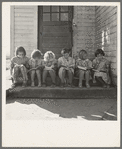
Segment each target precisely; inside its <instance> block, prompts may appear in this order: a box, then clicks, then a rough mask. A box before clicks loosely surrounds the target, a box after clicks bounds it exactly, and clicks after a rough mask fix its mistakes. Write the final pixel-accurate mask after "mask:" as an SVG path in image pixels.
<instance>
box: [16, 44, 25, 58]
mask: <svg viewBox="0 0 122 149" xmlns="http://www.w3.org/2000/svg"><path fill="white" fill-rule="evenodd" d="M19 52H23V53H24V56H25V55H26V51H25V49H24V48H23V47H22V46H20V47H16V50H15V55H16V56H17V55H18V53H19Z"/></svg>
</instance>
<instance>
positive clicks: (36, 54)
mask: <svg viewBox="0 0 122 149" xmlns="http://www.w3.org/2000/svg"><path fill="white" fill-rule="evenodd" d="M42 55H43V54H42V53H41V51H39V50H38V49H35V50H34V51H33V52H32V53H31V58H33V59H35V58H39V59H40V58H41V56H42Z"/></svg>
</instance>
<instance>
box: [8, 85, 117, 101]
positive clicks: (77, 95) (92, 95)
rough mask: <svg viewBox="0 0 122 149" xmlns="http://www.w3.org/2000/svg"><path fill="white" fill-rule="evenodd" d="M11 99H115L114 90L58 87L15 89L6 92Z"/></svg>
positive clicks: (115, 91)
mask: <svg viewBox="0 0 122 149" xmlns="http://www.w3.org/2000/svg"><path fill="white" fill-rule="evenodd" d="M8 96H9V97H12V98H43V99H45V98H48V99H105V98H107V99H116V98H117V90H116V88H107V89H106V88H100V87H91V88H89V89H87V88H82V89H80V88H77V87H75V88H69V87H66V88H60V87H55V88H51V87H45V88H42V87H40V88H39V87H26V88H22V87H19V86H18V87H16V88H14V89H9V90H8Z"/></svg>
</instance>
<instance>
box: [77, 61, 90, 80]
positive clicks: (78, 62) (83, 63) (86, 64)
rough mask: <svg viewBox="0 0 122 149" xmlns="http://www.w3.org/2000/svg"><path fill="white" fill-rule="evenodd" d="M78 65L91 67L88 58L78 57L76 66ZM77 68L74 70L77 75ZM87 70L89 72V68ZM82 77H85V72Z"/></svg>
mask: <svg viewBox="0 0 122 149" xmlns="http://www.w3.org/2000/svg"><path fill="white" fill-rule="evenodd" d="M78 66H81V67H84V68H85V67H89V68H92V62H91V61H90V60H89V59H85V60H82V59H80V58H78V59H77V60H76V67H78ZM79 70H80V69H77V70H76V76H79ZM87 71H89V73H90V70H87ZM84 79H85V74H84ZM90 79H91V75H90Z"/></svg>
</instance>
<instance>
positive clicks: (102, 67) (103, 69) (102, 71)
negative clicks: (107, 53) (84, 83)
mask: <svg viewBox="0 0 122 149" xmlns="http://www.w3.org/2000/svg"><path fill="white" fill-rule="evenodd" d="M109 65H110V63H109V61H108V60H107V59H105V58H104V57H103V59H102V60H101V61H99V60H98V58H95V59H94V60H93V65H92V66H93V68H94V69H96V70H98V72H95V73H94V78H95V76H97V77H102V79H103V80H104V81H105V82H106V83H107V84H110V77H109V75H108V74H107V69H108V68H109Z"/></svg>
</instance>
